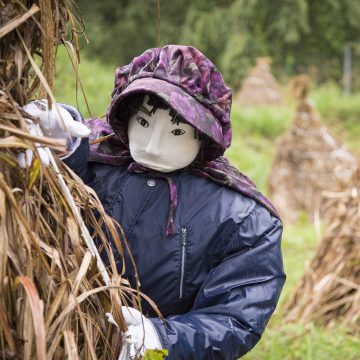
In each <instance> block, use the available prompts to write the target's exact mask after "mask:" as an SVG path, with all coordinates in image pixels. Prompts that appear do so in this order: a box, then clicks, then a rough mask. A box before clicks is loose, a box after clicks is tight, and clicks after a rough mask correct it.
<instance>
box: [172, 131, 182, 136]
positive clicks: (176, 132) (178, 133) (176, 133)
mask: <svg viewBox="0 0 360 360" xmlns="http://www.w3.org/2000/svg"><path fill="white" fill-rule="evenodd" d="M171 133H172V134H174V135H175V136H179V135H184V134H185V130H183V129H175V130H173V131H172V132H171Z"/></svg>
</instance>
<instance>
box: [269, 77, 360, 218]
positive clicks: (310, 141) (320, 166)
mask: <svg viewBox="0 0 360 360" xmlns="http://www.w3.org/2000/svg"><path fill="white" fill-rule="evenodd" d="M299 81H300V83H298V84H296V82H295V83H294V87H295V89H296V92H297V93H298V94H299V96H300V99H299V103H298V106H297V110H296V115H295V119H294V121H293V124H292V126H291V127H290V129H289V130H288V132H287V133H286V134H285V135H283V136H282V137H281V138H280V139H279V140H278V142H277V152H276V155H275V158H274V162H273V165H272V170H271V174H270V177H269V181H270V182H269V193H270V197H271V199H272V201H273V202H274V204H275V206H276V207H277V209H278V211H279V213H280V215H281V216H282V218H283V220H284V221H285V222H288V223H291V222H294V221H296V220H297V219H298V216H299V214H300V212H302V211H305V212H306V213H307V214H309V216H310V218H311V219H315V218H317V217H318V214H319V212H320V215H321V211H320V207H321V193H322V191H323V190H327V189H331V188H333V187H334V186H335V185H336V184H337V182H338V181H340V180H344V181H347V180H348V179H349V178H350V177H351V175H352V173H353V172H354V170H355V169H356V166H357V161H356V159H355V158H354V157H353V156H352V155H351V154H350V153H349V152H348V151H347V150H346V149H345V147H344V146H341V145H340V144H339V142H338V141H337V140H335V138H334V137H333V136H332V135H331V134H330V132H329V131H328V130H327V129H326V128H325V127H324V126H323V125H322V123H321V121H320V116H319V114H318V112H317V111H316V109H315V106H314V104H313V102H312V101H311V100H309V99H308V98H307V97H306V94H307V87H308V82H307V80H306V78H305V77H300V78H299ZM304 87H305V88H304Z"/></svg>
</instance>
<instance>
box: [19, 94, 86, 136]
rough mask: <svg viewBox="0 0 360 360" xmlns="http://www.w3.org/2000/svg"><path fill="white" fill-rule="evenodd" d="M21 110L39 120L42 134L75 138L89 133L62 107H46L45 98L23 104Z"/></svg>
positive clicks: (54, 105)
mask: <svg viewBox="0 0 360 360" xmlns="http://www.w3.org/2000/svg"><path fill="white" fill-rule="evenodd" d="M23 110H24V111H26V112H27V113H28V114H30V115H31V116H33V117H35V118H37V119H38V120H39V125H40V127H41V130H42V131H43V133H44V135H46V136H49V137H53V138H66V139H68V138H69V136H72V137H75V138H78V137H80V138H83V137H87V136H89V134H90V129H88V128H87V127H86V126H85V125H84V124H82V123H81V122H79V121H75V120H74V119H73V118H72V116H71V115H70V113H69V112H68V111H67V110H66V109H64V108H63V107H61V106H59V105H56V104H53V106H52V109H51V110H49V109H48V104H47V101H46V100H44V99H43V100H35V101H32V102H31V103H29V104H27V105H25V106H24V107H23Z"/></svg>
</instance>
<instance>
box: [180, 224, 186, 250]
mask: <svg viewBox="0 0 360 360" xmlns="http://www.w3.org/2000/svg"><path fill="white" fill-rule="evenodd" d="M181 234H182V245H183V246H185V245H186V228H181Z"/></svg>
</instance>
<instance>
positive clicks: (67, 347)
mask: <svg viewBox="0 0 360 360" xmlns="http://www.w3.org/2000/svg"><path fill="white" fill-rule="evenodd" d="M0 6H1V11H0V39H1V43H0V54H1V60H0V61H1V66H0V84H1V90H0V279H1V283H0V358H1V359H39V360H40V359H65V358H68V359H113V358H116V355H117V354H118V353H119V351H120V346H121V337H120V334H119V333H118V332H117V331H114V328H113V327H111V326H110V325H109V324H108V323H107V321H106V317H105V312H106V311H112V312H113V315H114V318H115V320H116V321H117V323H118V324H119V325H120V328H121V329H122V330H126V324H125V323H124V320H123V316H122V314H121V310H120V305H121V304H124V303H130V304H131V305H132V306H134V307H138V304H140V296H143V295H142V294H140V293H139V292H138V291H137V290H133V289H131V288H130V286H129V284H128V283H127V281H125V280H124V279H122V276H121V275H122V274H123V272H124V269H122V271H121V273H118V270H117V267H116V264H115V260H114V256H113V254H112V251H111V249H110V247H109V245H108V239H109V238H111V240H112V241H113V244H114V245H113V246H115V248H116V249H117V252H118V253H119V254H120V256H122V254H123V247H122V246H123V245H124V244H125V245H126V240H125V239H124V236H123V233H122V230H121V227H120V225H119V224H117V223H116V222H115V221H114V220H112V219H111V218H109V216H107V215H106V213H105V211H104V209H103V207H102V205H101V203H100V201H99V199H98V198H97V196H96V194H95V193H94V191H93V190H92V189H90V188H88V187H86V186H85V185H84V184H83V183H82V181H81V180H80V179H79V178H78V177H77V176H76V175H75V174H74V173H72V172H71V171H70V170H69V169H68V168H66V167H65V165H64V164H63V163H62V162H61V161H59V160H57V157H56V155H55V156H54V159H55V160H53V161H56V164H54V165H55V166H50V167H44V166H43V165H42V164H41V162H40V160H39V157H38V153H37V147H38V146H47V147H49V148H50V149H52V150H57V151H63V150H65V144H64V142H63V141H62V140H54V139H50V138H46V137H37V136H34V135H31V134H29V133H28V130H27V126H26V123H27V122H32V121H33V119H31V118H30V116H29V115H28V114H26V113H24V112H23V111H22V109H21V105H23V104H25V103H26V102H27V101H29V99H30V98H31V97H33V96H35V95H37V94H39V92H38V91H39V88H40V87H42V90H41V91H42V92H44V91H46V95H47V96H48V97H49V99H51V100H52V101H53V100H54V97H53V95H52V93H51V90H52V86H53V78H54V52H55V50H54V45H55V44H58V43H60V42H65V38H64V36H65V26H66V22H67V20H68V18H69V17H74V16H73V15H72V14H71V12H70V10H71V9H69V7H68V5H67V3H66V2H65V1H62V0H58V1H56V0H51V1H50V0H39V1H11V2H10V1H9V2H6V3H1V4H0ZM35 54H37V56H38V60H37V61H35V60H34V56H35ZM39 63H40V65H39V67H38V66H37V65H36V64H39ZM40 69H41V70H42V72H41V71H40ZM28 149H29V150H32V151H33V152H34V155H35V160H34V161H33V163H32V166H31V167H30V168H28V169H25V170H24V169H20V168H19V167H18V165H17V159H16V157H17V155H18V154H19V152H21V151H24V150H28ZM61 179H63V180H61ZM62 181H63V182H62ZM64 186H66V187H68V188H69V189H70V194H71V196H70V198H69V197H67V196H66V194H65V193H64ZM71 197H72V198H71ZM72 201H74V202H75V209H74V206H72V205H71V202H72ZM76 208H77V209H78V210H80V212H81V214H82V217H83V220H84V222H85V225H86V226H87V228H88V229H91V234H92V237H93V238H96V239H97V242H98V246H99V248H100V250H101V251H102V253H104V254H107V258H108V269H107V270H106V271H108V272H107V274H108V276H109V277H110V279H111V280H110V281H111V284H110V285H109V284H105V283H104V281H103V278H102V276H101V274H99V271H98V267H97V264H96V260H95V258H94V257H93V255H92V253H93V251H91V250H89V248H88V247H87V246H86V244H85V242H84V240H83V236H84V231H82V229H81V226H80V223H79V218H78V217H77V216H76ZM74 211H75V212H74ZM95 214H97V215H95ZM134 272H135V274H136V268H135V266H134ZM147 300H148V301H150V300H149V299H147ZM152 305H153V306H155V305H154V304H152Z"/></svg>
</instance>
